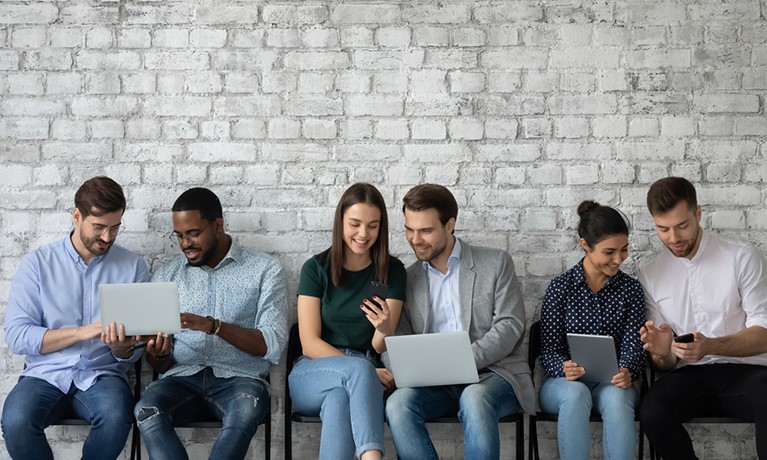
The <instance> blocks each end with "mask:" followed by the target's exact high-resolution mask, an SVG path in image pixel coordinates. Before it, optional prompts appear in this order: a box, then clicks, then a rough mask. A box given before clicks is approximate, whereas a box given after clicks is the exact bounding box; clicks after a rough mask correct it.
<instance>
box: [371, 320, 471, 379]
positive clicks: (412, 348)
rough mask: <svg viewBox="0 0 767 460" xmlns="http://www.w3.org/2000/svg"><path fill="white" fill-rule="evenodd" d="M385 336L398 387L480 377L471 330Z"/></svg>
mask: <svg viewBox="0 0 767 460" xmlns="http://www.w3.org/2000/svg"><path fill="white" fill-rule="evenodd" d="M384 340H385V341H386V350H387V351H388V352H389V362H390V364H391V371H392V373H393V374H394V382H395V383H396V384H397V388H410V387H429V386H435V385H457V384H464V383H476V382H478V381H479V375H478V374H477V365H476V363H475V362H474V354H473V353H472V352H471V342H470V341H469V333H468V332H443V333H438V334H413V335H398V336H392V337H386V339H384Z"/></svg>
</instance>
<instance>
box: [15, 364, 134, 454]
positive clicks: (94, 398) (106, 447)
mask: <svg viewBox="0 0 767 460" xmlns="http://www.w3.org/2000/svg"><path fill="white" fill-rule="evenodd" d="M132 405H133V395H132V394H131V390H130V387H129V386H128V383H127V382H126V381H125V380H123V379H122V378H120V377H115V376H103V377H100V378H99V379H98V380H97V381H96V383H94V384H93V386H91V387H90V388H88V389H87V390H85V391H81V390H78V389H77V387H75V386H74V385H72V386H71V388H70V390H69V392H68V393H62V392H61V390H59V389H58V388H56V387H55V386H53V385H51V384H50V383H48V382H46V381H45V380H42V379H38V378H36V377H21V378H20V379H19V383H17V384H16V386H15V387H13V390H11V393H10V394H9V395H8V397H7V398H6V400H5V405H4V406H3V422H2V425H3V437H4V438H5V447H6V448H7V449H8V453H9V454H10V456H11V458H17V459H35V460H45V459H51V460H53V452H51V447H50V446H49V445H48V441H47V440H46V439H45V432H44V430H45V427H47V426H49V425H52V424H54V423H56V422H57V421H59V420H60V419H61V418H64V417H65V416H72V415H75V416H77V417H80V418H83V419H85V420H87V421H88V422H90V424H91V431H90V433H88V437H87V438H86V440H85V444H84V445H83V456H82V458H83V459H86V460H89V459H92V460H97V459H98V460H106V459H114V458H117V457H118V456H119V455H120V453H121V452H122V450H123V447H124V446H125V440H126V439H127V438H128V433H129V432H130V428H131V424H132V423H133V414H132V413H131V406H132Z"/></svg>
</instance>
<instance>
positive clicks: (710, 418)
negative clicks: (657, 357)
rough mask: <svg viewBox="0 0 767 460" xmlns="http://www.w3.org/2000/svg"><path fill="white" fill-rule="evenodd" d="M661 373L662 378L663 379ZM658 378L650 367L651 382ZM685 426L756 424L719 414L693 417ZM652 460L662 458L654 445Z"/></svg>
mask: <svg viewBox="0 0 767 460" xmlns="http://www.w3.org/2000/svg"><path fill="white" fill-rule="evenodd" d="M662 374H664V373H661V377H662ZM657 377H658V375H657V373H656V371H655V369H654V368H652V367H650V382H651V384H652V382H655V379H656V378H657ZM684 423H685V424H721V425H729V424H735V423H742V424H751V423H754V421H753V420H748V419H743V418H738V417H727V416H723V415H717V414H713V413H712V414H709V415H707V416H705V417H693V418H691V419H689V420H687V421H685V422H684ZM650 460H661V456H660V455H658V453H657V451H655V449H653V448H652V444H651V445H650Z"/></svg>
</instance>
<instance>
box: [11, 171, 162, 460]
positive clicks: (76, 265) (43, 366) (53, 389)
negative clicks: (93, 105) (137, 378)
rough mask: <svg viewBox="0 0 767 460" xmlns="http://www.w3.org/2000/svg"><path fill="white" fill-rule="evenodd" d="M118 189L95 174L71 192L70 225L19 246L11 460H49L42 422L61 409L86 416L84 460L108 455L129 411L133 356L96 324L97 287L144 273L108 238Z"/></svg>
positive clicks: (120, 198)
mask: <svg viewBox="0 0 767 460" xmlns="http://www.w3.org/2000/svg"><path fill="white" fill-rule="evenodd" d="M124 212H125V196H124V194H123V190H122V187H121V186H120V185H119V184H118V183H117V182H115V181H114V180H112V179H110V178H108V177H104V176H98V177H94V178H92V179H89V180H87V181H85V183H83V184H82V186H81V187H80V188H79V190H77V193H76V194H75V208H74V210H73V211H72V222H73V224H74V229H73V230H72V231H71V232H70V233H69V235H68V237H66V238H64V239H63V240H59V241H56V242H54V243H51V244H48V245H45V246H42V247H40V248H38V249H35V250H34V251H32V252H30V253H29V254H27V255H26V256H25V257H24V258H23V260H22V261H21V264H20V265H19V269H18V271H17V273H16V276H15V277H14V278H13V281H12V283H11V289H10V294H9V297H8V304H7V307H6V310H5V340H6V342H7V343H8V347H9V348H10V350H11V351H12V352H13V353H16V354H19V355H24V363H25V369H24V372H23V373H22V375H21V377H20V378H19V381H18V383H17V384H16V386H15V387H14V388H13V390H11V392H10V394H9V395H8V397H7V398H6V400H5V403H4V406H3V415H2V429H3V437H4V438H5V447H6V449H7V450H8V453H9V454H10V456H11V457H12V458H14V459H52V458H53V453H52V452H51V448H50V446H49V445H48V442H47V440H46V438H45V432H44V429H45V428H46V427H47V426H49V425H52V424H54V423H56V422H57V421H58V420H59V419H62V418H66V417H72V416H75V417H79V418H83V419H85V420H87V421H88V422H90V424H91V429H90V433H89V434H88V437H87V438H86V440H85V444H84V445H83V452H82V458H83V459H114V458H117V457H118V456H119V455H120V453H121V452H122V450H123V446H124V445H125V440H126V439H127V437H128V433H129V431H130V427H131V423H132V421H133V414H132V413H131V409H132V401H133V396H132V394H131V389H130V387H129V386H128V381H127V373H128V370H129V369H130V367H131V364H132V363H134V362H135V361H136V360H138V359H140V358H141V352H135V351H133V350H132V349H131V346H132V345H133V344H134V343H135V340H136V339H135V338H134V337H125V334H124V329H123V327H122V325H121V326H119V327H117V326H116V325H115V324H114V323H112V324H110V325H108V327H107V328H106V330H105V331H104V332H102V325H101V320H100V312H99V298H98V287H99V285H100V284H102V283H137V282H146V281H148V280H149V272H148V270H147V266H146V263H145V262H144V260H143V259H142V258H141V257H139V256H137V255H136V254H133V253H132V252H130V251H128V250H127V249H124V248H122V247H120V246H118V245H116V244H114V243H115V237H116V236H117V234H119V233H120V231H121V230H122V228H123V227H122V224H121V220H122V216H123V213H124Z"/></svg>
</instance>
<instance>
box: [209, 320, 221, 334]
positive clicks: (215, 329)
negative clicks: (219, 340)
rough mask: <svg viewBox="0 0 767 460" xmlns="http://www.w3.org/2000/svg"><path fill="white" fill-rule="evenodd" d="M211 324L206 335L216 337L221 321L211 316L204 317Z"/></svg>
mask: <svg viewBox="0 0 767 460" xmlns="http://www.w3.org/2000/svg"><path fill="white" fill-rule="evenodd" d="M206 318H208V319H209V320H210V322H211V326H210V330H209V331H208V335H218V331H219V329H221V320H220V319H218V318H214V317H212V316H206Z"/></svg>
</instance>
